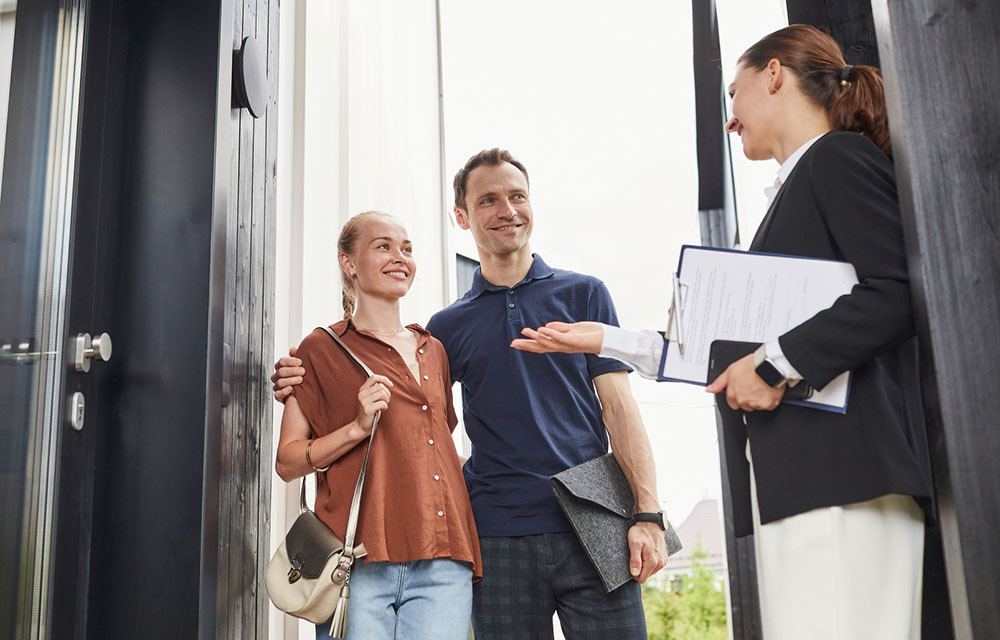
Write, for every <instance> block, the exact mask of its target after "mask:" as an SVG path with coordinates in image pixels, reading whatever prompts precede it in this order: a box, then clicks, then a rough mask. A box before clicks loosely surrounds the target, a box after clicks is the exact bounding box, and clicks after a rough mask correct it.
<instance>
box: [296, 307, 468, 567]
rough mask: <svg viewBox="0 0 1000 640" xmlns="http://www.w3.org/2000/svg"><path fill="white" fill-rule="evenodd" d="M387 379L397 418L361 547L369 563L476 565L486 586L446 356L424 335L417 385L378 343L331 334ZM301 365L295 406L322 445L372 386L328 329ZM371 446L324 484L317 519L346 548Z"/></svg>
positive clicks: (369, 501) (350, 456) (358, 334)
mask: <svg viewBox="0 0 1000 640" xmlns="http://www.w3.org/2000/svg"><path fill="white" fill-rule="evenodd" d="M330 328H331V329H332V330H333V331H335V332H336V333H337V335H339V336H341V337H342V338H343V340H344V343H345V344H347V346H349V347H350V348H351V350H352V351H354V353H355V354H356V355H357V356H358V357H359V358H361V360H362V361H364V363H365V364H367V365H368V367H369V368H370V369H371V370H372V371H373V372H375V373H376V374H379V375H384V376H386V377H387V378H389V379H390V380H392V383H393V387H392V388H391V390H390V391H391V394H392V395H391V399H390V400H389V408H388V409H387V410H386V411H384V412H383V413H382V417H381V418H380V419H379V422H378V426H377V428H376V430H375V439H374V441H373V443H372V452H371V457H370V458H369V460H368V472H367V475H366V477H365V488H364V493H363V494H362V497H361V512H360V516H359V521H358V530H357V534H356V536H355V539H356V540H357V541H358V542H363V543H364V545H365V548H366V549H367V551H368V555H367V556H366V557H365V560H371V561H388V562H409V561H412V560H425V559H431V558H451V559H453V560H459V561H463V562H468V563H470V564H471V565H472V568H473V577H474V580H479V579H481V578H482V559H481V557H480V554H479V537H478V535H477V533H476V523H475V520H473V517H472V506H471V504H470V503H469V493H468V491H467V490H466V487H465V478H464V477H463V475H462V468H461V465H460V463H459V459H458V452H457V451H456V450H455V444H454V441H453V440H452V438H451V432H452V430H454V428H455V425H456V424H457V422H458V419H457V417H456V416H455V409H454V406H453V404H452V395H451V374H450V372H449V370H448V357H447V355H446V354H445V351H444V347H442V346H441V343H440V342H438V340H437V339H436V338H434V337H432V336H431V334H430V333H428V332H427V330H426V329H424V328H423V327H420V326H418V325H415V324H412V325H409V326H408V327H407V328H409V329H412V330H414V331H416V332H417V333H418V338H417V354H416V355H417V362H418V363H419V365H420V375H421V377H422V378H423V379H422V380H421V381H420V382H421V384H417V381H416V380H414V379H413V375H412V374H411V372H410V369H409V368H408V367H407V366H406V363H405V362H404V361H403V358H402V356H400V355H399V353H398V352H397V351H396V350H395V349H394V348H393V347H392V346H390V345H388V344H386V343H385V342H382V341H381V340H379V339H378V338H376V337H375V336H374V335H372V334H370V333H367V332H362V331H358V330H357V328H355V326H354V324H353V323H352V322H350V321H347V320H343V321H341V322H338V323H336V324H334V325H331V327H330ZM296 356H297V357H299V358H301V359H302V366H303V367H305V369H306V375H305V377H304V378H303V381H302V384H301V385H298V386H296V387H295V391H294V393H295V399H296V400H297V401H298V403H299V405H300V406H301V407H302V412H303V413H304V414H305V416H306V418H307V419H308V420H309V425H310V427H311V428H312V431H313V434H314V436H315V437H320V436H324V435H326V434H328V433H331V432H333V431H335V430H336V429H340V428H341V427H343V426H344V425H346V424H348V423H350V422H351V421H353V420H354V418H355V417H356V416H357V408H358V388H359V387H360V386H361V384H362V383H363V382H364V381H365V380H366V379H367V375H366V374H365V372H364V371H362V369H361V367H359V366H358V364H357V363H356V362H354V360H353V359H352V358H351V357H350V356H349V355H347V353H346V352H345V351H344V350H343V349H342V348H341V347H340V345H338V344H337V343H336V342H334V340H333V338H331V337H330V336H329V335H327V333H326V332H325V331H324V330H322V329H317V330H315V331H313V332H312V333H311V334H309V335H308V336H306V338H305V339H304V340H303V341H302V344H301V345H299V348H298V351H297V352H296ZM367 446H368V440H367V439H365V440H363V441H362V442H360V443H358V445H357V446H355V447H354V448H353V449H351V450H350V451H348V452H347V453H345V454H344V455H343V456H341V457H340V458H339V459H338V460H337V461H335V462H334V463H333V464H332V465H331V466H330V468H329V470H327V471H326V472H325V473H323V474H320V476H321V478H320V482H319V487H318V490H317V495H316V514H317V515H318V516H319V517H320V519H321V520H322V521H323V522H325V523H326V525H327V526H329V527H330V529H331V530H333V532H334V533H336V534H337V536H338V537H340V538H341V539H343V538H344V533H345V530H346V529H347V519H348V516H349V514H350V510H351V498H352V497H353V495H354V485H355V483H356V482H357V479H358V473H359V472H360V471H361V463H362V461H363V460H364V456H365V449H366V448H367Z"/></svg>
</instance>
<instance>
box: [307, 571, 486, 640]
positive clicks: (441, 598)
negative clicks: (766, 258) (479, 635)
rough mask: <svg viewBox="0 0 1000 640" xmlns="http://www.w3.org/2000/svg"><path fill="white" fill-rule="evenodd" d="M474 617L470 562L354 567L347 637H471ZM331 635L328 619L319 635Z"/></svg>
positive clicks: (456, 639) (375, 639) (461, 639)
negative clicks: (470, 627) (471, 624)
mask: <svg viewBox="0 0 1000 640" xmlns="http://www.w3.org/2000/svg"><path fill="white" fill-rule="evenodd" d="M471 619H472V567H471V566H470V565H469V563H467V562H458V561H457V560H452V559H450V558H436V559H434V560H415V561H413V562H361V563H360V564H358V565H356V566H355V567H354V569H353V570H352V571H351V605H350V608H349V609H348V616H347V639H346V640H411V639H413V640H420V639H423V638H435V640H438V639H440V640H468V638H469V624H470V621H471ZM329 634H330V622H329V621H327V622H324V623H323V624H320V625H316V640H323V639H326V638H329V637H330V635H329Z"/></svg>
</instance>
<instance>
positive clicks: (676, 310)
mask: <svg viewBox="0 0 1000 640" xmlns="http://www.w3.org/2000/svg"><path fill="white" fill-rule="evenodd" d="M671 275H672V276H673V280H672V288H673V297H672V302H671V303H670V310H669V311H668V312H667V333H666V334H665V335H666V338H667V341H668V342H675V343H677V350H678V351H679V352H680V354H681V355H682V356H683V355H684V331H683V329H682V328H681V325H682V322H681V307H682V305H681V289H682V288H684V287H685V286H686V285H683V284H681V280H680V278H678V277H677V274H676V273H674V274H671ZM674 324H676V325H677V338H676V339H675V338H673V337H672V335H671V331H670V330H671V328H672V327H673V325H674Z"/></svg>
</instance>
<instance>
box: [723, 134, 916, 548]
mask: <svg viewBox="0 0 1000 640" xmlns="http://www.w3.org/2000/svg"><path fill="white" fill-rule="evenodd" d="M750 249H751V250H753V251H765V252H769V253H781V254H790V255H801V256H810V257H815V258H828V259H833V260H843V261H847V262H850V263H851V264H853V265H854V267H855V269H856V270H857V274H858V280H859V284H857V285H856V286H855V287H854V289H853V290H852V291H851V293H850V294H848V295H844V296H841V297H840V298H839V299H838V300H837V301H836V302H835V303H834V304H833V306H832V307H830V308H829V309H827V310H825V311H822V312H820V313H818V314H816V315H815V316H813V317H812V318H811V319H809V320H807V321H806V322H804V323H802V324H801V325H799V326H797V327H795V328H794V329H792V330H790V331H789V332H787V333H785V334H784V335H782V336H780V338H779V342H780V343H781V348H782V351H783V352H784V353H785V355H786V357H787V358H788V361H789V362H791V363H792V365H793V366H794V367H795V368H796V369H797V370H798V371H799V373H801V374H802V376H803V378H804V379H805V380H806V382H808V383H809V384H811V385H813V386H814V387H817V388H820V387H823V386H824V385H825V384H826V383H827V382H829V381H830V380H832V379H833V378H834V377H836V376H837V375H839V374H840V373H842V372H844V371H847V370H851V371H853V372H854V374H853V378H852V381H851V390H850V397H849V400H848V406H847V413H846V414H844V415H841V414H836V413H831V412H826V411H820V410H817V409H809V408H805V407H798V406H794V405H787V404H782V405H781V406H779V407H778V408H777V409H775V410H774V411H757V412H750V413H746V414H744V415H745V417H746V427H745V428H744V427H743V426H742V424H736V425H734V424H733V423H732V421H731V422H729V423H728V424H727V426H726V428H725V431H724V433H725V437H724V439H725V447H726V452H727V457H726V459H727V461H728V463H729V481H730V488H731V490H732V495H733V502H734V506H735V519H736V522H735V525H736V534H737V535H747V534H749V533H752V531H753V529H752V521H751V513H750V485H749V465H748V464H747V461H746V457H745V455H744V448H745V445H746V438H747V437H748V436H749V438H750V442H751V448H752V450H753V460H754V472H755V476H756V480H757V502H758V506H759V509H760V517H761V521H762V522H764V523H767V522H772V521H774V520H778V519H780V518H784V517H787V516H791V515H795V514H798V513H802V512H805V511H808V510H810V509H814V508H817V507H828V506H834V505H842V504H849V503H853V502H861V501H865V500H871V499H873V498H877V497H879V496H883V495H887V494H890V493H900V494H906V495H911V496H914V497H915V498H917V501H918V503H920V504H921V506H922V507H923V508H924V509H925V511H927V514H928V516H929V517H930V516H931V506H930V504H931V496H932V490H931V479H930V462H929V456H928V451H927V440H926V434H925V429H924V421H923V410H922V406H921V399H920V388H919V384H918V368H917V367H918V364H917V344H916V337H915V334H914V324H913V313H912V305H911V300H910V286H909V278H908V274H907V264H906V255H905V250H904V246H903V232H902V225H901V222H900V214H899V204H898V200H897V197H896V181H895V174H894V171H893V166H892V163H891V162H890V161H889V159H888V158H887V157H886V156H885V154H883V153H882V151H881V150H880V149H879V148H878V147H877V146H876V145H875V144H874V143H872V142H871V141H870V140H868V139H867V138H864V137H862V136H861V135H859V134H856V133H850V132H846V131H832V132H830V133H828V134H826V135H824V136H823V137H822V138H820V139H819V140H817V141H816V142H815V143H814V144H813V145H812V147H810V148H809V150H808V151H806V153H805V154H804V155H803V156H802V157H801V158H800V159H799V161H798V163H797V164H796V165H795V168H794V169H793V170H792V173H791V174H790V175H789V176H788V179H787V180H786V181H785V184H784V185H783V186H782V188H781V190H780V191H779V192H778V195H777V197H776V198H775V200H774V202H773V203H772V204H771V207H770V209H769V210H768V212H767V215H766V216H765V218H764V220H763V222H762V223H761V225H760V229H759V230H758V231H757V235H756V236H755V237H754V240H753V243H752V244H751V246H750ZM736 422H742V421H736Z"/></svg>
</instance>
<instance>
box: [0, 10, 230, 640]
mask: <svg viewBox="0 0 1000 640" xmlns="http://www.w3.org/2000/svg"><path fill="white" fill-rule="evenodd" d="M226 6H227V3H226V2H225V1H223V2H221V8H222V10H220V3H213V2H204V0H169V1H168V0H33V1H31V2H29V1H28V0H24V1H23V2H21V3H20V4H19V5H15V4H14V3H13V2H12V0H0V67H3V66H5V65H8V64H9V65H10V67H9V68H10V76H9V78H10V79H9V99H7V102H6V104H7V106H8V111H7V118H6V128H5V139H4V138H0V140H2V141H3V145H2V148H3V150H4V154H3V180H2V190H0V247H2V249H0V269H2V273H0V408H2V409H0V637H2V638H17V639H19V640H20V639H21V638H39V639H45V638H60V639H62V638H84V637H101V638H132V637H137V636H141V637H144V638H161V637H163V638H168V637H169V638H196V637H212V636H213V635H214V632H215V616H216V613H215V609H216V574H215V571H216V562H217V554H218V535H217V526H218V484H219V480H218V468H219V441H218V438H219V429H218V425H219V422H220V421H219V414H220V411H221V390H222V373H221V372H222V367H221V361H222V338H221V335H222V313H221V304H222V291H223V289H224V283H225V278H224V274H225V264H224V260H225V258H224V256H225V224H224V221H225V208H226V194H227V188H228V150H229V140H228V138H227V137H224V138H219V137H218V132H219V131H220V130H222V131H224V132H226V135H228V118H229V116H230V105H229V95H228V76H227V77H225V79H224V80H220V73H221V70H225V71H226V73H228V66H227V65H228V64H229V62H230V60H231V51H230V46H229V42H230V41H231V28H230V31H229V32H228V33H227V34H224V33H223V31H225V30H224V29H222V28H221V25H223V24H231V22H225V21H222V20H221V16H222V15H223V14H225V13H226ZM220 42H221V43H225V46H224V47H220ZM11 43H12V46H7V45H10V44H11ZM5 47H6V48H5ZM7 51H10V54H9V55H8V54H7V53H6V52H7ZM4 71H6V69H0V80H3V79H4V78H5V77H6V76H5V75H4V74H3V73H2V72H4ZM223 75H224V74H223ZM220 86H223V87H226V88H227V89H226V90H222V91H220V89H219V87H220ZM3 88H4V87H2V86H0V90H2V89H3ZM7 95H8V94H6V93H2V92H0V99H4V98H5V96H7ZM220 122H221V123H224V124H225V125H227V127H225V128H220V126H219V123H220ZM220 148H221V149H222V150H223V151H222V152H218V149H220ZM217 176H218V179H217ZM220 211H221V218H220V215H219V212H220ZM220 220H221V221H222V223H221V224H220Z"/></svg>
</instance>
